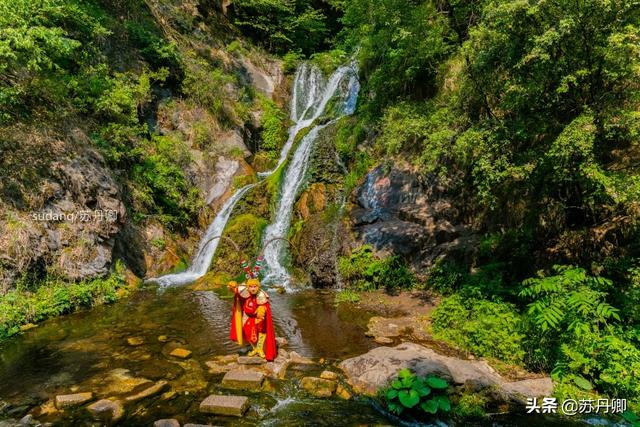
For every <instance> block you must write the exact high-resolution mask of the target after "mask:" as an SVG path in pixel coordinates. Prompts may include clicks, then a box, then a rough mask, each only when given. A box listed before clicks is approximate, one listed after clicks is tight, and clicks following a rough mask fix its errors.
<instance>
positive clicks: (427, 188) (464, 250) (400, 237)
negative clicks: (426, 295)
mask: <svg viewBox="0 0 640 427" xmlns="http://www.w3.org/2000/svg"><path fill="white" fill-rule="evenodd" d="M350 202H351V203H350V205H351V209H350V221H351V227H352V230H353V232H354V234H355V237H356V240H357V241H358V243H359V244H370V245H372V246H373V247H374V248H375V249H376V250H378V251H380V252H386V253H388V254H399V255H402V256H403V257H405V259H406V260H407V261H409V262H410V263H411V264H412V265H413V266H414V268H415V269H416V270H417V271H418V272H419V273H420V272H421V271H423V270H425V269H428V268H429V267H430V266H432V265H433V263H434V262H435V261H436V260H437V259H438V258H441V257H446V256H468V255H469V254H470V252H471V251H472V248H473V244H472V243H473V241H474V236H473V233H472V232H471V229H470V227H469V226H468V225H466V224H464V222H463V219H462V218H461V215H460V212H459V211H458V209H457V208H456V207H455V204H454V202H453V201H452V200H451V199H450V198H449V197H448V196H447V194H446V191H445V189H444V188H441V187H439V186H438V185H437V183H436V182H435V181H433V182H429V181H428V180H425V179H423V178H421V177H420V176H419V175H418V174H416V173H415V172H413V171H412V169H411V168H410V167H409V166H407V165H402V164H401V163H396V164H394V165H393V166H390V167H389V166H386V165H381V166H378V167H376V168H374V169H373V170H371V171H370V172H369V173H368V174H367V175H366V177H365V179H364V181H363V183H362V184H361V185H360V186H359V187H358V188H356V190H355V191H354V192H353V194H352V195H351V200H350Z"/></svg>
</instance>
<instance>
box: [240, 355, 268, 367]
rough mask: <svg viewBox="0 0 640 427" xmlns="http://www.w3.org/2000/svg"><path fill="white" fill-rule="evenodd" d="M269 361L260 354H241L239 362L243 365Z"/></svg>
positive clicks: (260, 363)
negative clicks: (259, 355)
mask: <svg viewBox="0 0 640 427" xmlns="http://www.w3.org/2000/svg"><path fill="white" fill-rule="evenodd" d="M266 362H267V361H266V360H265V359H263V358H262V357H258V356H239V357H238V363H239V364H241V365H262V364H263V363H266Z"/></svg>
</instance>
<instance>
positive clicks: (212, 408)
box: [200, 395, 249, 417]
mask: <svg viewBox="0 0 640 427" xmlns="http://www.w3.org/2000/svg"><path fill="white" fill-rule="evenodd" d="M247 409H249V398H248V397H246V396H219V395H211V396H209V397H207V398H206V399H205V400H203V401H202V403H200V412H204V413H205V414H215V415H233V416H236V417H241V416H243V415H244V413H245V412H247Z"/></svg>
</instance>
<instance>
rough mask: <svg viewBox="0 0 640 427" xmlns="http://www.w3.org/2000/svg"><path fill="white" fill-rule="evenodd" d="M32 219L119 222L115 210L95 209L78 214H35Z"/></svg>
mask: <svg viewBox="0 0 640 427" xmlns="http://www.w3.org/2000/svg"><path fill="white" fill-rule="evenodd" d="M31 219H32V220H34V221H46V222H49V221H51V222H62V221H65V222H90V221H109V222H113V221H117V220H118V211H117V210H115V209H94V210H89V209H86V210H82V211H77V212H53V211H47V212H33V213H32V214H31Z"/></svg>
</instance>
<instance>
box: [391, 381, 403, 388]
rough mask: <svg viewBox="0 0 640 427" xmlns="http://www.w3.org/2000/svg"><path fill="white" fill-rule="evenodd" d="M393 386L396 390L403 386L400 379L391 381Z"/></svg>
mask: <svg viewBox="0 0 640 427" xmlns="http://www.w3.org/2000/svg"><path fill="white" fill-rule="evenodd" d="M391 387H393V388H395V389H396V390H400V389H402V388H403V386H402V383H401V382H400V380H393V382H392V383H391Z"/></svg>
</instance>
